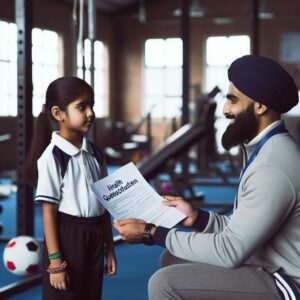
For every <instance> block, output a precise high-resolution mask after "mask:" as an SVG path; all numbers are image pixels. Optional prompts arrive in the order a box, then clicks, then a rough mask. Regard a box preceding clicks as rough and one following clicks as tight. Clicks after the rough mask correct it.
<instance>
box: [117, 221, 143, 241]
mask: <svg viewBox="0 0 300 300" xmlns="http://www.w3.org/2000/svg"><path fill="white" fill-rule="evenodd" d="M113 225H114V227H115V229H116V230H117V231H118V232H119V233H120V235H121V237H122V239H123V240H124V241H126V242H128V243H141V241H142V235H143V232H144V229H145V226H146V222H145V221H144V220H141V219H133V218H132V219H126V220H117V221H116V222H115V223H114V224H113Z"/></svg>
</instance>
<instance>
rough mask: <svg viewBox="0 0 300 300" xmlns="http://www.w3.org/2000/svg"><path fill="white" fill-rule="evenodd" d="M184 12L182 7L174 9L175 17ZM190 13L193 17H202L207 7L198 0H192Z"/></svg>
mask: <svg viewBox="0 0 300 300" xmlns="http://www.w3.org/2000/svg"><path fill="white" fill-rule="evenodd" d="M181 14H182V12H181V8H176V9H175V10H174V11H173V16H174V17H180V16H181ZM189 15H190V17H191V18H202V17H204V15H205V8H204V7H203V6H201V5H200V4H199V2H198V0H194V1H193V2H192V5H191V6H190V12H189Z"/></svg>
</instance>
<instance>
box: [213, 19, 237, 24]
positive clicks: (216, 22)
mask: <svg viewBox="0 0 300 300" xmlns="http://www.w3.org/2000/svg"><path fill="white" fill-rule="evenodd" d="M213 23H214V24H215V25H230V24H232V23H233V19H232V18H213Z"/></svg>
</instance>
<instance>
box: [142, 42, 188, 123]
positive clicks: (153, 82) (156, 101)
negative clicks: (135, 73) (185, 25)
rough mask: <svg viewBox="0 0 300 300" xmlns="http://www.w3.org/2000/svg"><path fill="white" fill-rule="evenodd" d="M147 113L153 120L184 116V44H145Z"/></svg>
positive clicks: (145, 108) (144, 104)
mask: <svg viewBox="0 0 300 300" xmlns="http://www.w3.org/2000/svg"><path fill="white" fill-rule="evenodd" d="M143 100H144V103H143V113H144V114H145V113H147V112H149V111H151V113H152V117H154V118H163V117H168V118H171V117H175V116H180V115H181V107H182V40H181V39H179V38H169V39H149V40H147V41H146V43H145V69H144V97H143Z"/></svg>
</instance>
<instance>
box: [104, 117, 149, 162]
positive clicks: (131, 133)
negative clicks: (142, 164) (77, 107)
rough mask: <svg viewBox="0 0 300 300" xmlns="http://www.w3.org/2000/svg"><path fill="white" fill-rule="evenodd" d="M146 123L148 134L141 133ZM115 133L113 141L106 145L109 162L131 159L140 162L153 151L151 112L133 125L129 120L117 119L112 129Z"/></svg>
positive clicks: (105, 150)
mask: <svg viewBox="0 0 300 300" xmlns="http://www.w3.org/2000/svg"><path fill="white" fill-rule="evenodd" d="M144 124H145V126H146V134H145V135H144V134H139V131H140V129H141V127H142V126H143V125H144ZM110 131H111V133H112V135H113V141H112V143H111V144H110V145H109V146H107V147H104V152H105V154H106V157H107V162H108V163H109V164H118V165H120V164H125V163H128V162H129V161H133V162H138V161H140V160H141V159H142V157H144V156H145V155H148V154H149V153H150V152H151V143H152V135H151V112H148V113H147V114H146V116H145V117H143V118H142V119H141V121H140V122H139V123H138V124H137V125H135V126H133V125H131V124H130V123H128V122H122V121H117V122H114V123H112V126H111V129H110Z"/></svg>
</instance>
